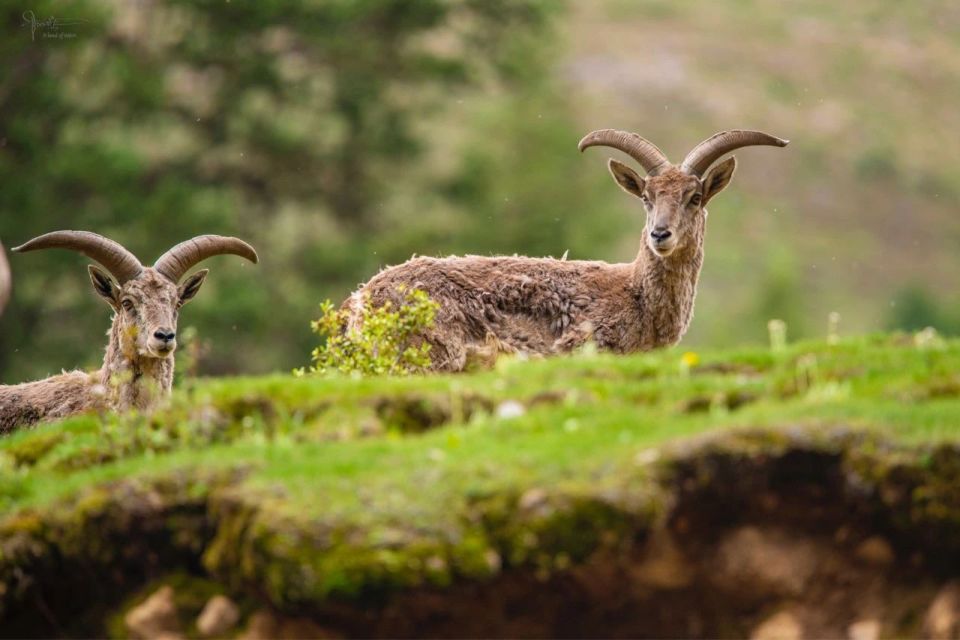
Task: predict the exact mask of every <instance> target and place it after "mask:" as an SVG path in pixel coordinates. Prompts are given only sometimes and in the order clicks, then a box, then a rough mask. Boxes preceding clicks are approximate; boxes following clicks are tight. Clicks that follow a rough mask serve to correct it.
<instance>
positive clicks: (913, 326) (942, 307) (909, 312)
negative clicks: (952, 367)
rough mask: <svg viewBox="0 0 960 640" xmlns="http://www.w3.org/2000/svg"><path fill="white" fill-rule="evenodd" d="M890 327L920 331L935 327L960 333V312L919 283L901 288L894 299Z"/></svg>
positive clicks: (943, 331)
mask: <svg viewBox="0 0 960 640" xmlns="http://www.w3.org/2000/svg"><path fill="white" fill-rule="evenodd" d="M886 325H887V328H888V329H901V330H904V331H919V330H921V329H926V328H927V327H933V328H934V329H937V330H938V331H940V332H942V333H948V334H951V335H957V334H960V314H956V313H951V312H950V309H949V306H948V305H946V304H945V303H944V301H943V300H942V299H939V300H938V299H937V298H935V297H934V296H933V294H931V293H930V291H929V290H928V289H927V288H926V287H924V286H922V285H918V284H913V285H910V286H907V287H904V288H903V289H901V290H900V291H899V292H898V293H897V295H896V296H895V297H894V299H893V304H892V305H891V307H890V314H889V316H888V317H887V322H886Z"/></svg>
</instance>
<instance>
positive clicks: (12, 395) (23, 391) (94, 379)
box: [0, 267, 207, 434]
mask: <svg viewBox="0 0 960 640" xmlns="http://www.w3.org/2000/svg"><path fill="white" fill-rule="evenodd" d="M206 275H207V271H206V270H201V271H199V272H197V273H196V274H194V275H193V276H191V277H189V278H187V280H186V281H185V282H184V283H183V284H182V285H180V286H179V287H178V286H177V285H176V284H174V283H173V282H171V281H170V280H169V279H167V278H165V277H164V276H162V275H160V274H159V273H157V272H156V271H155V270H154V269H152V268H149V267H148V268H145V269H144V270H143V272H142V273H141V274H140V275H139V276H138V277H136V278H135V279H133V280H130V281H129V282H127V283H126V284H124V285H123V286H122V287H121V286H120V285H118V284H117V283H116V282H114V281H113V280H112V279H111V278H110V277H109V276H108V275H107V274H106V273H105V272H104V271H102V270H100V269H98V268H97V267H90V277H91V280H92V281H93V284H94V288H95V290H96V291H97V293H98V294H99V295H100V296H102V297H103V298H104V299H105V300H106V301H107V302H108V303H109V304H110V306H111V307H112V308H113V310H114V316H113V323H112V326H111V327H110V331H109V332H108V334H107V335H108V336H109V338H110V341H109V343H108V344H107V350H106V354H105V355H104V358H103V366H102V367H101V368H100V370H99V371H96V372H92V373H87V372H83V371H71V372H66V373H63V374H60V375H57V376H52V377H50V378H46V379H44V380H38V381H36V382H27V383H24V384H19V385H11V386H0V434H2V433H7V432H10V431H13V430H15V429H17V428H19V427H23V426H27V425H30V424H33V423H36V422H40V421H45V420H54V419H57V418H64V417H66V416H70V415H73V414H76V413H80V412H83V411H88V410H105V409H114V410H118V411H124V410H129V409H139V410H144V409H147V408H149V407H150V406H152V405H153V404H154V403H155V402H156V400H157V399H158V398H161V397H164V396H166V395H169V393H170V389H171V386H172V385H173V365H174V359H173V353H174V350H175V349H176V342H175V341H173V340H171V341H165V340H158V339H157V338H156V337H155V336H154V334H155V333H156V332H157V331H162V332H163V333H168V334H174V333H175V332H176V326H177V315H178V312H179V308H180V307H181V306H182V305H183V304H185V303H186V302H187V301H188V300H190V299H191V298H192V297H193V296H194V295H196V293H197V291H198V290H199V288H200V285H201V284H202V283H203V279H204V278H205V277H206Z"/></svg>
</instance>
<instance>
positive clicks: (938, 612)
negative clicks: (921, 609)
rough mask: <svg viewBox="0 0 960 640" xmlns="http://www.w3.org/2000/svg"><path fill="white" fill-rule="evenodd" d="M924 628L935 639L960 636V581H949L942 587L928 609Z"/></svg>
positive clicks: (927, 634)
mask: <svg viewBox="0 0 960 640" xmlns="http://www.w3.org/2000/svg"><path fill="white" fill-rule="evenodd" d="M923 629H924V631H925V635H926V637H928V638H933V640H941V639H944V640H945V639H946V638H956V637H958V636H960V582H958V581H956V580H954V581H952V582H948V583H947V584H946V585H945V586H944V587H943V588H942V589H940V592H939V593H937V597H935V598H934V599H933V602H932V603H930V608H929V609H927V615H926V616H925V617H924V620H923Z"/></svg>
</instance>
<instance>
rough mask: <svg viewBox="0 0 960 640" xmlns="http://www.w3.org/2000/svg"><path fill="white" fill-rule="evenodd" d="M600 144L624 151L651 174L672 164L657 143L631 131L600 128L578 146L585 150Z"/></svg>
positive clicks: (586, 136) (584, 138)
mask: <svg viewBox="0 0 960 640" xmlns="http://www.w3.org/2000/svg"><path fill="white" fill-rule="evenodd" d="M598 146H599V147H612V148H614V149H618V150H619V151H623V152H624V153H625V154H627V155H628V156H630V157H631V158H633V159H634V160H636V161H637V162H639V163H640V166H641V167H643V170H644V171H646V172H647V174H648V175H651V176H653V175H656V174H657V173H659V172H660V170H662V169H663V168H664V167H665V166H667V165H669V164H670V161H669V160H667V156H665V155H664V154H663V151H660V149H658V148H657V145H655V144H653V143H652V142H650V141H649V140H646V139H644V138H641V137H640V136H638V135H637V134H635V133H630V132H629V131H620V130H618V129H599V130H597V131H593V132H591V133H588V134H587V135H585V136H584V137H583V139H582V140H581V141H580V144H579V145H577V148H578V149H580V151H583V150H584V149H586V148H587V147H598Z"/></svg>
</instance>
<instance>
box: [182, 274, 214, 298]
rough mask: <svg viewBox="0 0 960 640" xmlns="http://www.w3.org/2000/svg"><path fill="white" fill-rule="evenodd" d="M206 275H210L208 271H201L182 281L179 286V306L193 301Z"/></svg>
mask: <svg viewBox="0 0 960 640" xmlns="http://www.w3.org/2000/svg"><path fill="white" fill-rule="evenodd" d="M208 273H210V269H201V270H200V271H197V272H196V273H195V274H193V275H192V276H190V277H189V278H187V279H186V280H184V281H183V284H181V285H180V302H179V306H181V307H182V306H183V305H185V304H187V303H188V302H189V301H190V300H192V299H193V296H195V295H197V292H198V291H200V285H202V284H203V280H204V278H206V277H207V274H208Z"/></svg>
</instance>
